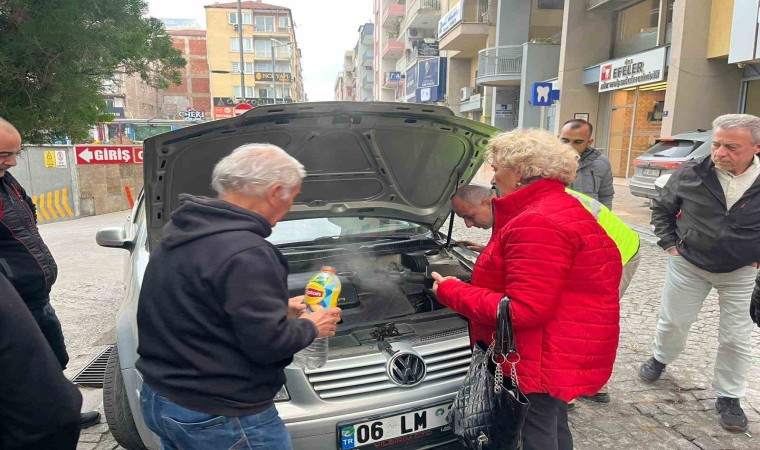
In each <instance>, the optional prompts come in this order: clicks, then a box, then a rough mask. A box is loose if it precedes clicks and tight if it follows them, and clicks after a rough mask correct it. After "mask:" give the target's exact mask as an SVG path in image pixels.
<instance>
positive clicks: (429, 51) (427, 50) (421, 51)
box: [417, 41, 440, 57]
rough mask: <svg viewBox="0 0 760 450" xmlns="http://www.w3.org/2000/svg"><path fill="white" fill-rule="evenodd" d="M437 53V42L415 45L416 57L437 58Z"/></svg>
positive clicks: (423, 42)
mask: <svg viewBox="0 0 760 450" xmlns="http://www.w3.org/2000/svg"><path fill="white" fill-rule="evenodd" d="M439 53H440V52H439V50H438V41H435V42H430V43H428V42H425V41H422V42H420V43H419V44H417V56H423V57H425V56H438V55H439Z"/></svg>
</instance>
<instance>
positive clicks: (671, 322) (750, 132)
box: [639, 114, 760, 431]
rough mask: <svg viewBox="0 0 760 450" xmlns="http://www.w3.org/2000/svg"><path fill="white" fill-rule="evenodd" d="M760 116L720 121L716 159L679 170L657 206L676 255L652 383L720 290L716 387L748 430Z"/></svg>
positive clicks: (723, 405) (650, 370)
mask: <svg viewBox="0 0 760 450" xmlns="http://www.w3.org/2000/svg"><path fill="white" fill-rule="evenodd" d="M758 152H760V118H758V117H755V116H752V115H749V114H726V115H723V116H720V117H718V118H717V119H715V121H713V135H712V154H711V157H709V158H708V157H705V158H700V159H698V160H694V161H689V162H686V163H684V164H683V166H681V167H680V168H679V169H677V170H676V171H675V172H674V173H673V175H672V176H671V177H670V179H669V180H668V182H667V183H666V184H665V186H664V187H663V188H662V189H661V190H660V191H659V193H658V198H657V199H656V200H655V201H654V204H653V206H652V225H654V228H655V229H654V233H655V235H657V237H658V238H659V239H660V240H659V242H658V245H659V246H660V247H662V249H663V250H664V251H666V252H667V253H668V268H667V272H666V274H665V286H664V288H663V291H662V300H661V304H660V313H659V319H658V321H657V329H656V333H655V342H654V346H653V350H652V353H653V355H652V357H651V358H649V360H648V361H646V362H645V363H644V364H642V365H641V367H640V368H639V377H640V378H641V379H642V380H644V381H647V382H654V381H656V380H657V379H659V378H660V375H661V374H662V372H663V370H664V369H665V366H666V365H667V364H670V363H671V362H673V361H674V360H675V359H676V358H677V357H678V355H679V354H680V353H681V351H682V350H683V348H684V346H685V344H686V338H687V336H688V333H689V328H690V327H691V324H692V323H694V322H695V321H696V320H697V315H698V314H699V311H700V309H701V308H702V303H703V302H704V300H705V298H706V297H707V294H708V293H709V292H710V290H711V289H713V288H714V289H715V290H716V291H717V292H718V301H719V304H720V325H719V330H718V341H719V345H718V354H717V356H716V358H715V372H714V376H713V384H712V385H713V389H715V393H716V396H717V401H716V402H715V409H716V410H717V411H718V413H719V414H720V425H721V426H722V427H723V428H725V429H727V430H731V431H746V430H747V416H746V415H745V414H744V410H742V407H741V404H740V399H741V398H742V397H744V395H745V392H746V378H747V374H748V373H749V369H750V367H751V366H752V348H751V342H752V329H753V323H752V320H751V318H750V317H748V316H747V310H748V309H749V308H750V297H751V296H752V288H753V286H754V284H755V277H756V276H757V273H758V272H757V267H758V261H759V260H760V228H758V224H760V177H758V175H760V160H758V157H757V153H758Z"/></svg>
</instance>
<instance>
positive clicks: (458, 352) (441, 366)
mask: <svg viewBox="0 0 760 450" xmlns="http://www.w3.org/2000/svg"><path fill="white" fill-rule="evenodd" d="M414 350H415V351H417V352H418V353H419V354H420V356H422V359H423V360H424V361H425V364H426V365H427V375H426V376H425V379H424V380H423V381H422V383H421V384H419V385H418V386H417V387H416V388H420V387H422V388H424V387H425V386H426V385H430V384H433V383H441V382H453V381H459V380H461V379H462V378H464V375H465V374H466V373H467V369H468V367H469V365H470V357H471V356H472V350H471V349H470V341H469V339H468V338H467V337H460V338H456V339H451V340H449V341H445V342H436V343H434V344H427V345H420V346H416V347H414ZM386 361H387V360H386V358H385V356H383V355H382V354H380V353H377V354H373V355H365V356H357V357H351V358H342V359H338V360H333V361H329V362H328V363H327V364H326V365H325V366H324V367H322V368H320V369H315V370H306V377H307V378H308V380H309V383H310V384H311V386H312V388H314V391H315V392H316V393H317V395H319V397H320V398H321V399H324V400H355V399H358V398H361V397H363V396H366V395H367V394H387V393H391V392H393V391H395V392H403V391H405V390H406V389H408V388H403V387H399V386H398V385H397V384H395V383H393V382H392V381H391V380H390V379H388V374H387V372H386Z"/></svg>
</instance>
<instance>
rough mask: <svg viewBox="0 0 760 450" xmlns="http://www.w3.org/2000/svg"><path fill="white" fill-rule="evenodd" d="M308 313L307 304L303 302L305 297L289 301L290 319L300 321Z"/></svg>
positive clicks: (301, 296) (300, 296)
mask: <svg viewBox="0 0 760 450" xmlns="http://www.w3.org/2000/svg"><path fill="white" fill-rule="evenodd" d="M305 312H306V303H304V302H303V295H299V296H298V297H293V298H290V299H288V317H290V318H291V319H298V318H299V317H301V315H302V314H303V313H305Z"/></svg>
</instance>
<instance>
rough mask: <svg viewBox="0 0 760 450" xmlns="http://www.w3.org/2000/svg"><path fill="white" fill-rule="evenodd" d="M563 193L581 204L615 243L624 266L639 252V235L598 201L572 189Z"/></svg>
mask: <svg viewBox="0 0 760 450" xmlns="http://www.w3.org/2000/svg"><path fill="white" fill-rule="evenodd" d="M565 192H567V193H568V194H570V195H572V196H573V197H575V198H577V199H578V201H580V202H581V205H583V207H584V208H586V209H587V210H588V211H589V212H590V213H591V214H592V215H593V216H594V218H595V219H596V220H597V221H598V222H599V225H601V226H602V228H604V231H606V232H607V234H608V235H609V237H610V238H611V239H612V240H613V241H615V245H617V248H618V250H619V251H620V257H621V259H622V260H623V265H626V264H627V263H628V261H630V260H631V258H633V255H635V254H636V252H638V251H639V234H638V233H637V232H635V231H633V230H632V229H630V227H628V225H626V224H625V222H623V221H622V220H620V218H619V217H618V216H616V215H615V214H613V213H612V211H610V209H609V208H607V207H606V206H604V205H603V204H601V203H600V202H599V201H598V200H594V199H593V198H591V197H589V196H588V195H584V194H581V193H580V192H577V191H574V190H572V189H565Z"/></svg>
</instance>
